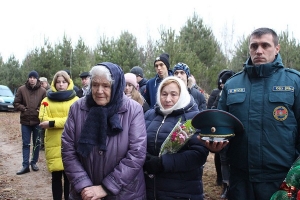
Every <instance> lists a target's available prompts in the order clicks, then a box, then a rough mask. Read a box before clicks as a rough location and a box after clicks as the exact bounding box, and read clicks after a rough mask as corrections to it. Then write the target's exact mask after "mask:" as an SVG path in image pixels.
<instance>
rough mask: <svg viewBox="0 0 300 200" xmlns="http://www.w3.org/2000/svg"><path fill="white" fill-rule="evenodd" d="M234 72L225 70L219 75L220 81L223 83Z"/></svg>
mask: <svg viewBox="0 0 300 200" xmlns="http://www.w3.org/2000/svg"><path fill="white" fill-rule="evenodd" d="M233 74H234V73H233V72H232V71H228V72H225V73H224V74H223V75H222V76H221V77H220V83H223V84H225V83H226V81H227V80H228V79H229V78H230V77H231V76H232V75H233Z"/></svg>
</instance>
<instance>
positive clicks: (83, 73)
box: [79, 72, 90, 78]
mask: <svg viewBox="0 0 300 200" xmlns="http://www.w3.org/2000/svg"><path fill="white" fill-rule="evenodd" d="M87 76H90V73H89V72H82V73H81V74H80V75H79V77H80V78H83V77H87Z"/></svg>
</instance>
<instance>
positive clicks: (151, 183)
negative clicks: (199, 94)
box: [145, 98, 208, 200]
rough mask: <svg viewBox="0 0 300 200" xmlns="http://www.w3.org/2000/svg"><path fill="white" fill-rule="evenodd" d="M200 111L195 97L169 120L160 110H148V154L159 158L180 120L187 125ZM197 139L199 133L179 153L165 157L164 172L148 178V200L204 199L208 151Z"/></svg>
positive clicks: (146, 177)
mask: <svg viewBox="0 0 300 200" xmlns="http://www.w3.org/2000/svg"><path fill="white" fill-rule="evenodd" d="M198 112H199V111H198V107H197V104H196V103H195V102H194V100H193V98H191V102H190V104H189V105H188V106H186V107H185V108H182V109H178V110H174V111H173V112H172V113H171V114H169V115H167V116H166V117H164V116H163V115H162V114H161V112H160V109H159V107H156V108H155V109H151V110H149V111H147V112H146V114H145V120H146V128H147V152H148V153H150V154H152V155H155V156H158V154H159V151H160V147H161V145H162V143H163V142H164V141H165V139H166V138H167V136H168V135H169V133H170V132H171V131H172V129H173V127H174V126H175V124H176V123H177V122H178V120H179V118H181V121H182V122H184V121H186V120H188V119H192V118H193V117H194V116H195V115H196V114H197V113H198ZM196 137H197V134H195V135H194V136H193V137H192V138H191V139H190V140H189V141H188V143H187V144H186V145H185V146H184V147H183V148H182V149H181V150H180V151H179V152H178V153H174V154H164V155H162V164H163V167H164V171H163V172H162V173H158V174H156V175H155V177H154V178H149V176H148V175H145V180H146V190H147V197H148V198H147V199H148V200H151V199H155V197H154V196H156V199H171V197H173V198H174V199H175V197H177V198H179V197H181V198H180V199H184V198H186V199H194V200H201V199H203V187H202V166H203V165H204V163H205V162H206V159H207V155H208V149H207V148H206V147H205V146H203V145H202V144H201V142H200V141H199V140H198V139H197V138H196ZM150 197H151V198H150Z"/></svg>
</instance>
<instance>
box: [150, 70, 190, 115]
mask: <svg viewBox="0 0 300 200" xmlns="http://www.w3.org/2000/svg"><path fill="white" fill-rule="evenodd" d="M170 79H171V80H175V81H177V82H178V83H179V85H180V91H181V92H180V95H179V99H178V101H177V103H176V104H175V105H174V106H173V107H172V108H168V109H164V108H163V107H162V104H161V102H160V93H161V89H162V86H163V84H164V82H166V81H167V80H170ZM190 101H191V96H190V94H189V91H188V90H187V86H186V85H185V84H184V82H183V81H182V80H181V79H180V78H177V77H175V76H168V77H167V78H164V80H163V81H162V82H161V83H160V84H159V87H158V89H157V95H156V102H157V104H158V106H159V107H160V110H161V112H162V113H163V114H164V115H168V114H170V113H171V112H173V110H177V109H179V108H184V107H185V106H187V105H188V104H189V103H190Z"/></svg>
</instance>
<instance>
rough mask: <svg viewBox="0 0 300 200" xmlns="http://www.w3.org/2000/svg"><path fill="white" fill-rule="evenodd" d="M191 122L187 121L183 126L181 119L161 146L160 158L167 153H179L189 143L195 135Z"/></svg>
mask: <svg viewBox="0 0 300 200" xmlns="http://www.w3.org/2000/svg"><path fill="white" fill-rule="evenodd" d="M191 121H192V120H187V121H186V122H185V123H183V124H182V123H181V118H180V119H179V120H178V122H177V123H176V125H175V126H174V128H173V130H172V131H171V132H170V134H169V135H168V137H167V138H166V139H165V141H164V143H163V144H162V145H161V148H160V152H159V157H160V156H162V155H164V154H166V153H170V154H172V153H176V152H178V151H179V150H180V149H181V148H182V147H183V146H184V145H185V144H186V143H187V141H189V139H190V138H191V137H192V135H193V134H194V133H195V128H194V127H193V126H192V123H191Z"/></svg>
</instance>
